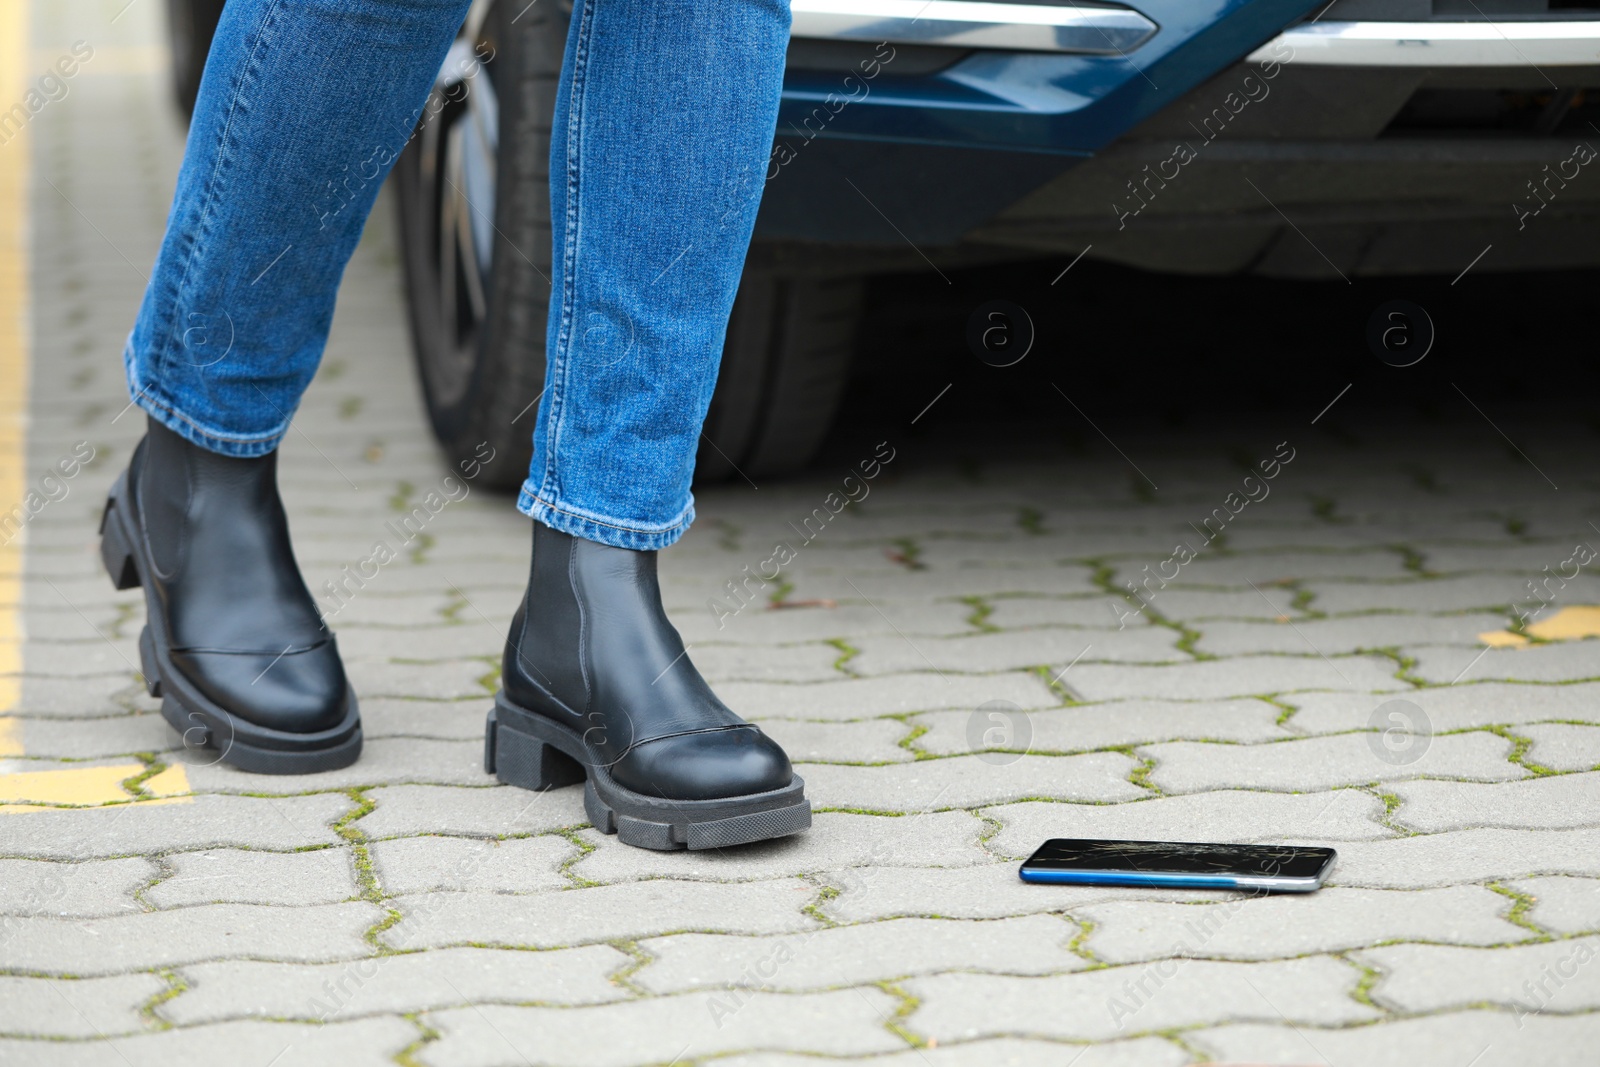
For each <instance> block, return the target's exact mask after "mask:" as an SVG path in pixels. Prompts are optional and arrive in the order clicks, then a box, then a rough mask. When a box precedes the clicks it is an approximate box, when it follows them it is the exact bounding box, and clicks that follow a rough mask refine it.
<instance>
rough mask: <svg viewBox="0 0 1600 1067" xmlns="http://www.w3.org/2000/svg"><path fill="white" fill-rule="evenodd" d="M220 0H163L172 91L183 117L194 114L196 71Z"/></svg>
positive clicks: (208, 43) (197, 86) (213, 31)
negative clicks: (169, 51)
mask: <svg viewBox="0 0 1600 1067" xmlns="http://www.w3.org/2000/svg"><path fill="white" fill-rule="evenodd" d="M222 3H223V0H167V43H168V45H169V46H170V48H171V50H172V95H173V99H175V100H176V101H177V104H178V110H180V111H182V112H183V116H184V118H186V119H187V118H190V117H192V116H193V115H194V101H195V97H196V96H198V95H199V94H200V75H201V74H202V73H204V72H205V69H206V56H207V55H208V54H210V52H211V38H212V37H213V36H214V35H215V34H216V32H217V20H218V19H220V18H221V17H222Z"/></svg>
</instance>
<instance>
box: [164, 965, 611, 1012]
mask: <svg viewBox="0 0 1600 1067" xmlns="http://www.w3.org/2000/svg"><path fill="white" fill-rule="evenodd" d="M632 962H633V958H632V957H631V956H628V955H627V954H626V953H623V952H620V951H618V950H617V949H615V948H612V947H611V946H609V945H588V946H585V947H583V948H568V949H557V950H554V951H551V952H518V951H513V950H505V949H488V948H445V949H436V950H434V951H432V952H415V953H406V954H403V955H399V956H370V957H367V958H365V959H360V960H350V961H348V962H345V963H321V964H310V965H306V964H293V963H261V962H256V961H248V960H229V961H227V962H223V963H201V964H195V965H193V966H190V967H185V968H184V969H183V977H184V978H185V979H186V981H187V983H188V988H187V990H186V991H185V992H184V993H183V994H182V995H180V996H178V997H176V998H175V999H173V1000H170V1001H167V1002H166V1003H164V1004H163V1005H161V1008H160V1014H161V1016H162V1017H163V1018H165V1019H168V1020H170V1021H171V1022H173V1023H175V1024H176V1025H178V1026H192V1025H195V1024H196V1023H207V1022H217V1021H220V1020H223V1019H230V1018H263V1019H269V1018H270V1019H308V1020H310V1019H315V1020H318V1021H321V1022H333V1021H335V1020H345V1019H353V1018H359V1017H360V1016H363V1015H373V1014H378V1013H387V1014H401V1013H406V1012H415V1011H424V1010H429V1009H435V1008H448V1007H454V1006H457V1005H463V1004H507V1003H511V1004H524V1003H530V1002H534V1003H547V1004H596V1003H600V1002H603V1001H609V1000H617V999H620V998H622V997H625V996H627V995H628V994H627V992H626V991H625V990H624V989H623V988H622V987H621V986H618V985H616V984H614V983H613V982H611V981H610V979H609V978H608V975H610V974H611V973H613V972H614V971H617V970H620V969H621V968H622V967H624V966H625V965H628V964H631V963H632Z"/></svg>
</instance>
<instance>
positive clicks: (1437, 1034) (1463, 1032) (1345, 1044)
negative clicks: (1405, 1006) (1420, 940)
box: [1185, 1011, 1600, 1067]
mask: <svg viewBox="0 0 1600 1067" xmlns="http://www.w3.org/2000/svg"><path fill="white" fill-rule="evenodd" d="M1185 1037H1186V1038H1188V1039H1189V1040H1190V1041H1192V1042H1193V1043H1194V1044H1195V1045H1196V1046H1197V1047H1199V1048H1201V1049H1204V1050H1205V1051H1206V1052H1208V1053H1210V1054H1211V1055H1213V1056H1215V1057H1217V1058H1219V1059H1221V1060H1226V1061H1229V1062H1237V1063H1246V1062H1248V1063H1316V1064H1319V1065H1323V1067H1414V1065H1415V1064H1419V1063H1429V1064H1434V1063H1438V1064H1467V1063H1470V1064H1472V1065H1473V1067H1524V1065H1526V1064H1530V1063H1537V1064H1539V1065H1540V1067H1584V1065H1587V1064H1590V1063H1593V1062H1594V1048H1595V1043H1596V1042H1597V1041H1600V1017H1597V1016H1594V1015H1578V1016H1571V1017H1568V1018H1562V1017H1560V1016H1553V1015H1537V1016H1532V1017H1530V1018H1527V1019H1522V1020H1519V1019H1517V1018H1516V1017H1515V1016H1513V1015H1512V1014H1511V1013H1510V1012H1499V1011H1469V1012H1452V1013H1450V1014H1448V1015H1435V1016H1431V1017H1429V1018H1424V1019H1404V1020H1400V1021H1397V1022H1385V1023H1379V1024H1378V1025H1376V1026H1364V1027H1360V1028H1356V1029H1350V1030H1322V1029H1316V1028H1312V1027H1306V1026H1298V1027H1292V1026H1284V1025H1281V1024H1279V1025H1260V1024H1255V1025H1243V1026H1224V1027H1219V1028H1217V1029H1215V1030H1201V1031H1199V1032H1196V1033H1191V1034H1186V1035H1185Z"/></svg>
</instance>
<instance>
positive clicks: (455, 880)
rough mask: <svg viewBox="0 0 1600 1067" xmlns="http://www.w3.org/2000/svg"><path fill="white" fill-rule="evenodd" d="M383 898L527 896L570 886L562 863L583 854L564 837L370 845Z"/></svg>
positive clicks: (417, 840)
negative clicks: (443, 894) (442, 893)
mask: <svg viewBox="0 0 1600 1067" xmlns="http://www.w3.org/2000/svg"><path fill="white" fill-rule="evenodd" d="M369 851H370V853H371V855H372V861H373V864H374V865H375V867H376V868H377V874H378V884H379V885H380V886H382V887H383V890H384V892H385V893H393V894H398V893H426V892H429V891H433V890H452V891H469V890H476V891H480V892H486V893H527V892H533V891H536V890H542V889H562V888H565V887H566V886H569V885H571V884H572V883H571V882H570V881H569V880H568V879H567V878H565V877H564V876H563V875H562V874H561V871H560V867H561V864H562V863H564V862H566V861H567V860H569V859H571V858H572V857H574V856H576V855H579V852H578V849H577V848H576V847H575V846H574V845H573V844H572V842H570V841H568V840H567V839H566V838H564V837H556V836H547V837H524V838H513V839H512V840H509V841H498V840H493V839H490V840H483V839H481V838H479V839H472V838H465V837H405V838H400V839H399V840H392V841H380V842H377V843H376V844H373V845H372V846H370V848H369Z"/></svg>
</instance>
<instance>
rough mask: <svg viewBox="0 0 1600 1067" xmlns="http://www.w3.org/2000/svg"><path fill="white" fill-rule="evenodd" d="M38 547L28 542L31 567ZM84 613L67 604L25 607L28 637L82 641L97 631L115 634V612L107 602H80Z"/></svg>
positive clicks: (41, 639) (98, 632)
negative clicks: (58, 606) (88, 603)
mask: <svg viewBox="0 0 1600 1067" xmlns="http://www.w3.org/2000/svg"><path fill="white" fill-rule="evenodd" d="M36 554H37V549H36V548H35V547H34V546H32V545H30V546H29V548H28V562H29V564H30V566H31V564H32V561H33V560H34V558H35V556H36ZM79 608H80V610H82V612H83V614H81V615H80V614H79V613H78V612H77V611H73V610H72V609H71V608H69V607H65V606H63V607H61V608H59V609H58V608H52V607H48V606H43V605H29V606H28V637H29V638H30V639H34V640H39V641H81V640H84V639H85V638H90V637H94V636H95V635H97V634H115V633H116V626H117V618H118V613H117V611H116V609H115V608H114V607H112V606H111V605H110V604H106V603H98V604H92V605H79Z"/></svg>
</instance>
